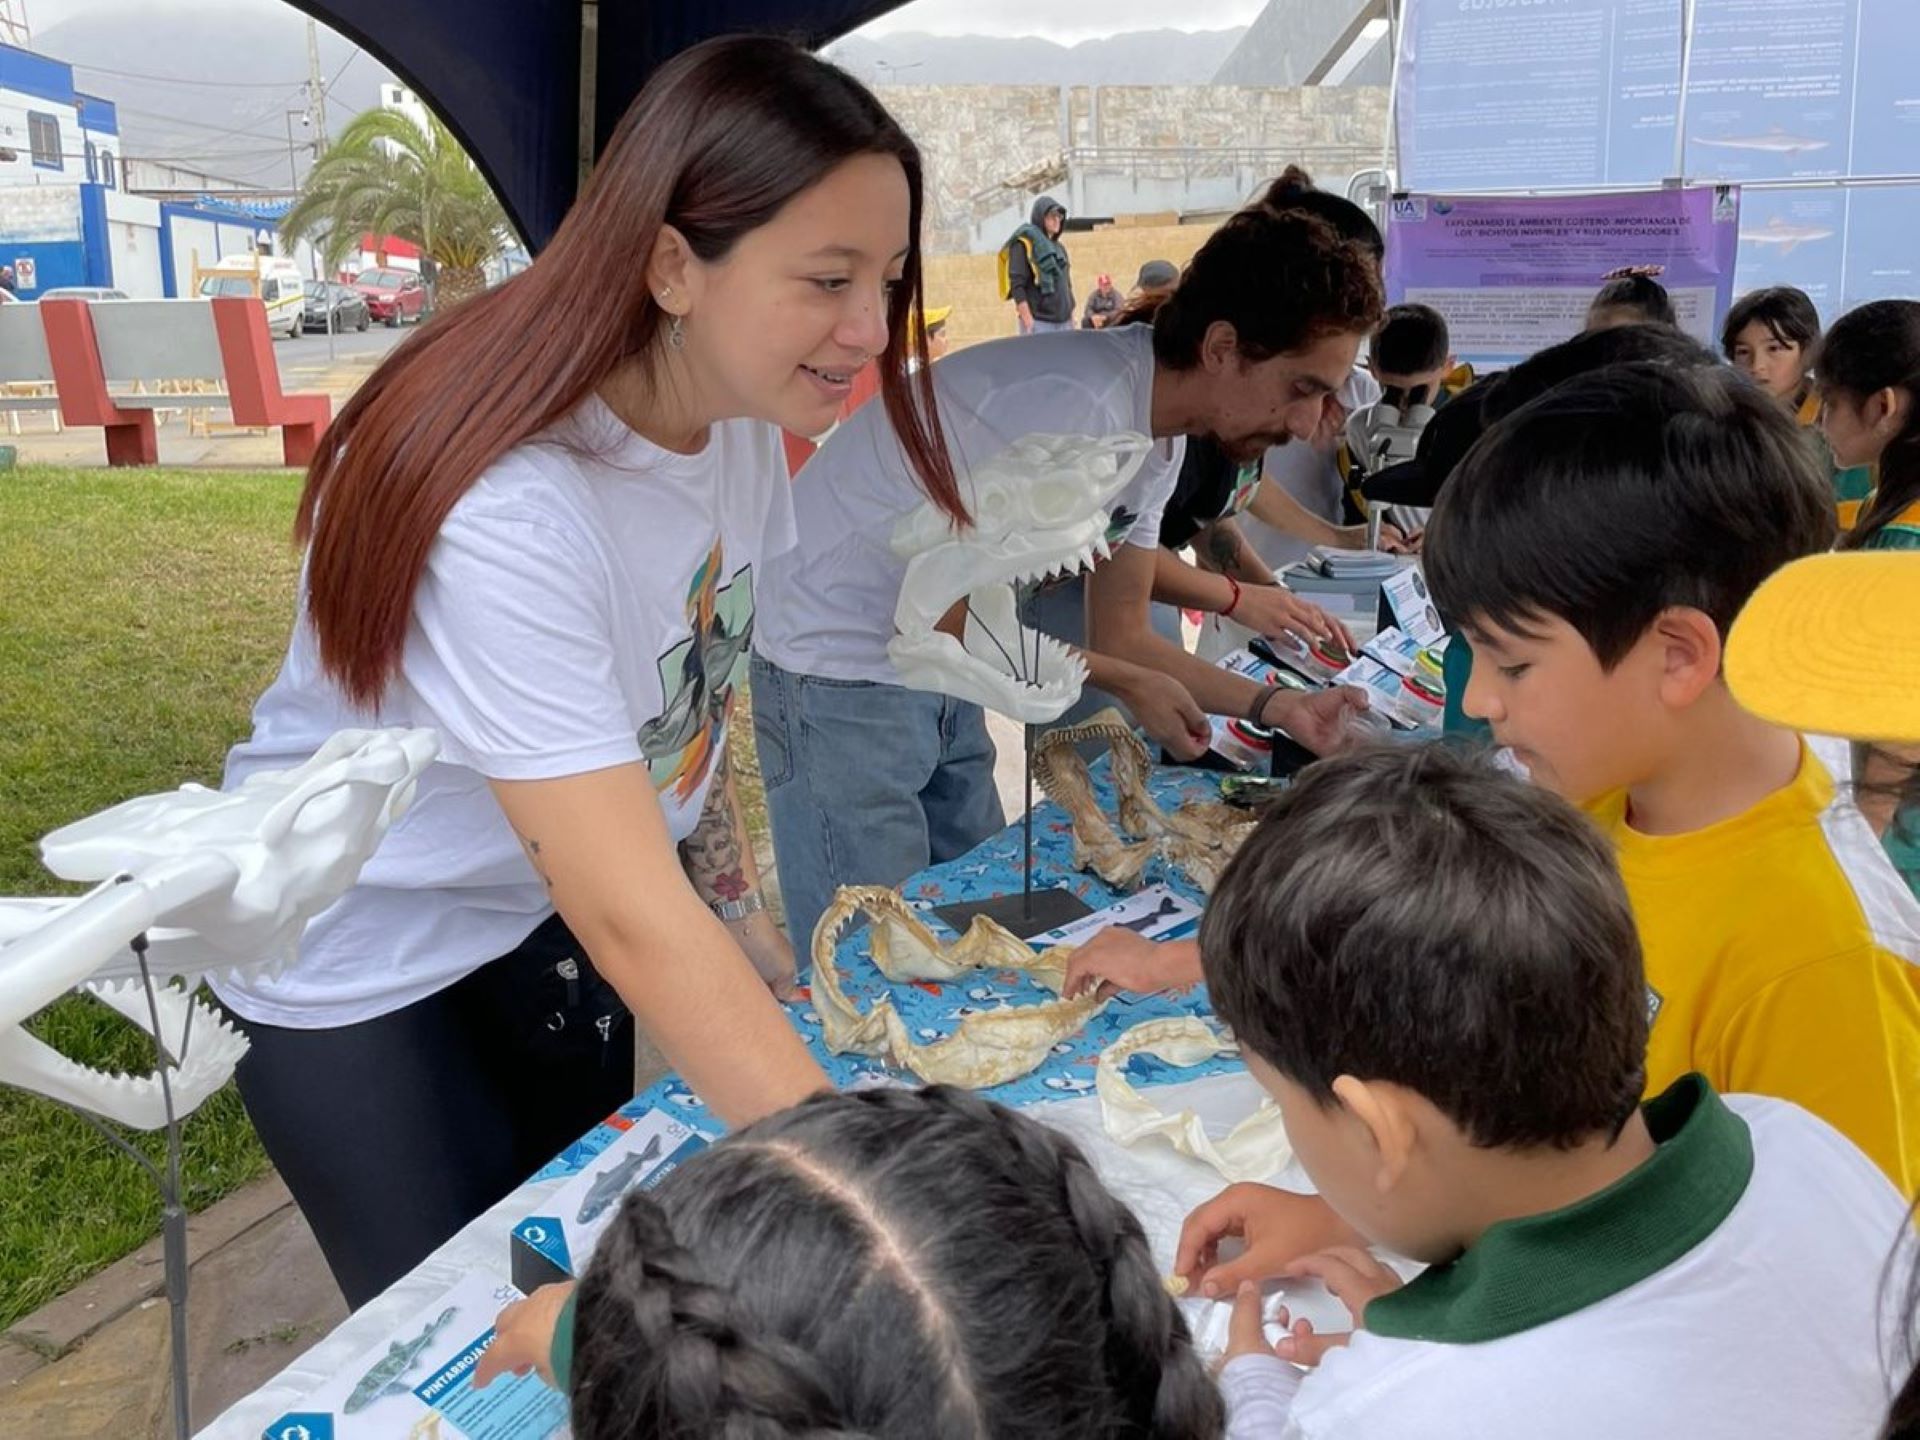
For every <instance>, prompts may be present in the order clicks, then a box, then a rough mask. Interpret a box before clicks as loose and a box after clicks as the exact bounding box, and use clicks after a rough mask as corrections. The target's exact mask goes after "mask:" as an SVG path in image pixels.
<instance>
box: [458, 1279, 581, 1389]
mask: <svg viewBox="0 0 1920 1440" xmlns="http://www.w3.org/2000/svg"><path fill="white" fill-rule="evenodd" d="M572 1293H573V1283H572V1282H571V1281H568V1282H566V1283H564V1284H560V1285H542V1286H541V1287H540V1288H539V1289H538V1290H536V1291H534V1292H533V1294H531V1295H529V1296H528V1297H527V1298H526V1299H524V1300H516V1301H514V1302H513V1303H512V1304H511V1305H509V1306H507V1308H506V1309H504V1310H502V1311H501V1312H500V1316H499V1318H498V1319H497V1320H495V1321H494V1322H493V1344H491V1345H489V1346H488V1347H487V1353H486V1354H484V1355H482V1356H481V1357H480V1363H479V1364H477V1365H475V1366H474V1367H473V1388H474V1389H476V1390H481V1389H485V1388H486V1386H487V1385H488V1384H489V1383H491V1382H492V1381H493V1380H494V1379H496V1378H497V1377H499V1376H501V1375H505V1374H507V1373H509V1372H511V1373H513V1374H515V1375H524V1374H526V1373H527V1371H529V1370H535V1371H538V1372H539V1374H540V1378H541V1379H542V1380H544V1381H546V1382H547V1384H549V1385H551V1384H553V1369H552V1356H553V1330H554V1327H555V1326H556V1325H557V1324H559V1322H560V1309H561V1307H562V1306H563V1305H565V1304H566V1303H567V1296H569V1295H571V1294H572Z"/></svg>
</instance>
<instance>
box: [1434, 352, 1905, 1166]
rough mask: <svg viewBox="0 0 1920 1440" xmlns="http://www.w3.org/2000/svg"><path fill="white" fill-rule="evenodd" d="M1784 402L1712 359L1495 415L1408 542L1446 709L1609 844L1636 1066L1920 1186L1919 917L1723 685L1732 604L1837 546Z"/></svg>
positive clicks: (1600, 377) (1855, 828)
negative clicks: (1798, 1118)
mask: <svg viewBox="0 0 1920 1440" xmlns="http://www.w3.org/2000/svg"><path fill="white" fill-rule="evenodd" d="M1833 536H1834V519H1833V507H1832V502H1831V498H1830V492H1829V490H1828V487H1827V484H1826V479H1825V477H1824V476H1823V475H1822V474H1820V473H1819V468H1818V465H1817V463H1816V462H1815V460H1814V457H1813V456H1812V455H1811V453H1810V452H1809V450H1808V448H1807V447H1806V446H1805V445H1804V444H1803V443H1802V441H1801V439H1800V436H1799V435H1798V433H1797V432H1796V430H1795V428H1794V424H1793V421H1792V419H1791V418H1790V417H1789V416H1788V415H1787V414H1786V413H1785V412H1784V411H1783V410H1781V409H1780V407H1779V406H1778V405H1776V404H1775V403H1774V402H1773V401H1772V400H1770V399H1769V398H1768V397H1767V396H1766V395H1765V394H1763V393H1762V392H1761V391H1759V390H1758V388H1757V387H1755V386H1753V385H1750V384H1748V383H1747V382H1745V381H1744V380H1743V379H1741V378H1740V377H1739V376H1737V375H1735V374H1734V373H1733V372H1731V371H1728V370H1725V369H1714V370H1702V369H1681V368H1673V367H1667V366H1654V365H1626V366H1616V367H1613V368H1611V369H1608V370H1605V371H1602V372H1599V373H1596V374H1592V375H1588V376H1584V377H1581V378H1578V379H1574V380H1570V381H1568V382H1567V383H1566V384H1563V385H1560V386H1558V387H1556V388H1554V389H1553V390H1551V391H1549V392H1548V393H1547V394H1546V395H1544V396H1542V397H1541V398H1540V399H1538V400H1535V401H1534V402H1532V403H1531V404H1529V405H1526V406H1524V407H1522V408H1521V409H1520V410H1518V411H1516V412H1515V413H1513V414H1512V415H1510V416H1509V417H1508V418H1506V419H1505V420H1503V421H1501V422H1500V423H1499V424H1497V425H1496V426H1495V427H1494V428H1493V429H1492V430H1491V431H1490V432H1489V433H1488V434H1487V436H1486V437H1485V438H1484V439H1482V441H1481V442H1480V444H1478V445H1477V446H1476V447H1475V448H1474V450H1473V452H1472V453H1471V454H1470V455H1469V456H1468V457H1467V458H1466V460H1465V461H1464V462H1463V463H1462V464H1461V466H1460V467H1459V469H1458V470H1457V471H1456V472H1455V473H1454V475H1453V477H1452V479H1451V480H1450V482H1449V483H1448V485H1447V487H1446V489H1445V490H1444V491H1443V492H1442V494H1441V498H1440V503H1439V506H1438V507H1437V508H1436V510H1435V511H1434V516H1433V525H1432V528H1431V530H1430V531H1429V534H1428V543H1427V550H1426V570H1427V580H1428V583H1429V585H1430V586H1431V587H1432V590H1433V595H1434V599H1435V601H1436V602H1437V603H1438V604H1439V606H1440V607H1441V609H1442V611H1443V612H1444V613H1445V614H1447V615H1448V617H1449V619H1450V620H1451V621H1452V623H1454V624H1455V625H1456V626H1458V627H1460V628H1461V629H1462V630H1463V631H1464V633H1465V634H1466V635H1467V637H1468V638H1469V640H1470V641H1471V642H1472V645H1473V654H1474V664H1473V672H1472V677H1471V679H1470V680H1469V682H1468V685H1467V689H1466V694H1465V699H1464V706H1465V710H1466V712H1467V713H1468V714H1469V715H1472V716H1477V717H1480V718H1483V719H1485V720H1487V721H1488V722H1490V723H1491V725H1492V727H1493V733H1494V738H1495V739H1496V740H1497V741H1498V742H1499V743H1501V744H1502V745H1505V746H1507V747H1509V748H1510V749H1511V750H1512V751H1513V753H1514V754H1515V756H1516V757H1517V758H1518V759H1519V760H1521V761H1522V762H1523V763H1524V764H1525V765H1526V766H1527V767H1528V768H1529V770H1530V771H1531V772H1532V774H1533V777H1534V779H1535V780H1536V781H1538V782H1539V783H1541V784H1543V785H1545V786H1547V787H1548V788H1550V789H1552V790H1555V791H1557V792H1558V793H1559V794H1561V795H1562V796H1564V797H1566V798H1567V799H1569V800H1572V801H1573V802H1575V803H1576V804H1579V805H1582V806H1585V807H1586V808H1587V810H1588V812H1589V814H1590V815H1591V816H1592V817H1593V819H1594V820H1595V821H1596V822H1597V823H1598V824H1599V825H1600V827H1601V828H1602V830H1603V831H1605V832H1606V834H1607V835H1608V836H1609V837H1610V838H1611V839H1612V841H1613V843H1614V845H1615V847H1616V849H1617V851H1618V853H1619V856H1620V864H1621V870H1622V872H1623V874H1624V876H1625V879H1626V885H1627V893H1628V895H1629V896H1630V897H1631V899H1632V901H1633V906H1634V913H1635V917H1636V919H1637V921H1638V924H1639V929H1640V938H1641V944H1642V946H1643V948H1644V950H1645V953H1646V965H1647V980H1648V994H1647V1005H1648V1009H1649V1014H1650V1016H1651V1018H1652V1032H1651V1038H1650V1042H1649V1050H1648V1066H1647V1068H1648V1077H1647V1078H1648V1083H1649V1086H1650V1088H1651V1089H1653V1090H1655V1091H1658V1090H1660V1089H1663V1088H1664V1087H1666V1086H1667V1085H1669V1084H1671V1083H1672V1082H1673V1081H1674V1079H1675V1078H1677V1077H1678V1076H1680V1075H1683V1074H1685V1073H1687V1072H1688V1071H1690V1070H1699V1071H1702V1072H1704V1073H1705V1074H1706V1076H1707V1078H1708V1079H1709V1080H1711V1081H1712V1082H1713V1083H1714V1084H1715V1085H1717V1086H1719V1087H1720V1088H1721V1089H1722V1090H1725V1091H1749V1092H1753V1093H1757V1094H1765V1095H1776V1096H1780V1097H1782V1098H1785V1099H1789V1100H1793V1101H1795V1102H1796V1103H1798V1104H1801V1105H1804V1106H1806V1108H1807V1109H1809V1110H1811V1111H1813V1112H1814V1113H1815V1114H1817V1115H1819V1116H1821V1117H1822V1118H1824V1119H1825V1120H1827V1121H1828V1122H1830V1123H1831V1124H1833V1125H1835V1126H1836V1127H1837V1128H1839V1129H1840V1130H1841V1131H1842V1132H1843V1133H1845V1134H1846V1135H1848V1136H1849V1137H1850V1138H1851V1139H1852V1140H1853V1141H1854V1142H1855V1143H1856V1144H1858V1145H1859V1146H1860V1147H1861V1148H1862V1149H1863V1150H1865V1151H1866V1152H1867V1153H1868V1154H1869V1155H1870V1156H1872V1157H1873V1158H1874V1159H1875V1160H1876V1161H1877V1162H1878V1163H1879V1164H1880V1165H1881V1167H1882V1168H1883V1169H1884V1170H1885V1171H1886V1172H1887V1174H1888V1175H1889V1176H1890V1177H1891V1178H1892V1179H1893V1180H1894V1182H1895V1183H1896V1184H1897V1185H1899V1186H1900V1187H1901V1188H1902V1190H1904V1191H1907V1192H1909V1193H1911V1191H1912V1190H1913V1189H1914V1188H1915V1186H1916V1184H1920V1087H1916V1077H1920V996H1916V993H1915V975H1916V972H1915V970H1914V969H1913V962H1915V961H1920V906H1917V905H1916V903H1915V901H1914V898H1913V896H1912V895H1911V893H1909V892H1908V891H1907V889H1906V887H1905V886H1904V885H1903V884H1902V883H1901V882H1900V879H1899V876H1898V875H1897V874H1896V873H1895V872H1894V870H1893V869H1892V867H1891V865H1890V864H1889V862H1888V861H1887V860H1886V857H1885V855H1884V854H1883V853H1882V852H1881V850H1880V847H1879V846H1878V844H1877V843H1876V842H1875V840H1874V837H1873V834H1872V831H1871V830H1870V829H1869V828H1868V826H1867V823H1866V821H1865V819H1864V817H1862V816H1861V814H1860V813H1859V811H1858V809H1857V808H1856V807H1855V806H1853V805H1852V804H1851V803H1850V802H1848V801H1845V800H1836V794H1835V785H1834V781H1833V777H1832V776H1831V774H1830V773H1829V771H1828V769H1827V767H1826V766H1825V765H1824V764H1823V763H1822V761H1821V760H1820V758H1819V757H1818V756H1817V755H1816V754H1815V753H1814V752H1813V751H1812V750H1811V749H1809V748H1808V746H1807V745H1806V744H1805V743H1804V742H1803V741H1802V740H1801V738H1800V737H1799V736H1798V735H1797V734H1795V733H1794V732H1793V731H1791V730H1787V729H1782V728H1780V727H1778V726H1775V725H1771V724H1769V723H1767V722H1765V721H1763V720H1760V719H1759V718H1757V717H1755V716H1753V715H1750V714H1748V713H1747V712H1746V711H1744V710H1742V709H1741V708H1740V706H1739V704H1738V703H1737V702H1736V701H1735V699H1734V698H1733V696H1732V694H1731V693H1730V692H1729V690H1728V689H1727V686H1726V684H1725V682H1724V680H1723V678H1722V675H1721V657H1722V651H1723V645H1724V642H1725V637H1726V634H1727V631H1728V629H1729V628H1730V627H1731V625H1732V623H1733V619H1734V616H1735V615H1736V614H1738V613H1739V611H1740V608H1741V607H1742V606H1743V605H1744V604H1745V603H1746V601H1747V599H1748V597H1749V596H1751V595H1752V594H1753V592H1754V591H1755V590H1757V589H1758V588H1759V586H1760V584H1761V582H1762V581H1764V580H1765V579H1766V578H1767V577H1768V576H1769V575H1770V574H1772V573H1773V572H1774V571H1775V570H1777V569H1779V568H1780V567H1781V566H1782V565H1784V564H1786V563H1788V562H1789V561H1791V560H1794V559H1797V558H1799V557H1801V556H1804V555H1811V554H1816V553H1819V552H1821V551H1824V550H1826V549H1828V548H1829V547H1830V546H1831V545H1832V543H1833Z"/></svg>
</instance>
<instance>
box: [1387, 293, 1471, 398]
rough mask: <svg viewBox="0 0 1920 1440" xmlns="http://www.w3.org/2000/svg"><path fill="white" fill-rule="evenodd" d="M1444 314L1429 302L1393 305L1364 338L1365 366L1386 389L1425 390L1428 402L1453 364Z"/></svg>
mask: <svg viewBox="0 0 1920 1440" xmlns="http://www.w3.org/2000/svg"><path fill="white" fill-rule="evenodd" d="M1452 347H1453V341H1452V338H1451V337H1450V336H1449V335H1448V333H1447V321H1446V317H1445V316H1444V315H1442V314H1441V313H1440V312H1439V311H1438V310H1436V309H1434V308H1433V307H1432V306H1431V305H1420V304H1406V305H1395V306H1393V307H1391V308H1390V309H1389V310H1388V311H1387V320H1386V323H1385V324H1384V325H1382V326H1381V327H1380V328H1379V329H1378V330H1376V331H1374V332H1373V338H1372V339H1371V340H1369V341H1368V342H1367V368H1368V369H1369V370H1371V371H1373V378H1374V379H1376V380H1378V381H1379V382H1380V383H1381V385H1382V386H1384V387H1386V388H1387V389H1390V390H1391V389H1394V388H1396V387H1397V388H1399V389H1402V390H1409V391H1411V390H1425V391H1426V397H1425V398H1426V401H1427V403H1428V404H1432V403H1433V401H1434V399H1435V397H1436V396H1437V395H1438V394H1439V392H1440V382H1441V381H1442V380H1444V379H1446V377H1447V372H1448V371H1449V370H1451V369H1452V368H1453V348H1452Z"/></svg>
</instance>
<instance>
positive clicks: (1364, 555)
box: [1312, 545, 1407, 580]
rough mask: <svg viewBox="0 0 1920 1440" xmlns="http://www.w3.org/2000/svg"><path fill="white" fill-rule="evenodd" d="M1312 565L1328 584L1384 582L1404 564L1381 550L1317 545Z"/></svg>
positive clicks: (1394, 556) (1404, 562) (1395, 556)
mask: <svg viewBox="0 0 1920 1440" xmlns="http://www.w3.org/2000/svg"><path fill="white" fill-rule="evenodd" d="M1312 563H1313V568H1314V569H1316V570H1318V571H1319V572H1320V573H1321V574H1322V575H1325V576H1326V577H1327V578H1328V579H1330V580H1385V579H1386V578H1387V577H1388V576H1390V575H1394V574H1397V573H1398V572H1399V571H1400V569H1401V568H1402V567H1403V566H1405V564H1406V563H1407V562H1406V561H1405V560H1403V559H1402V558H1401V557H1400V556H1398V555H1389V554H1388V553H1387V552H1386V551H1384V550H1336V549H1334V548H1333V547H1332V546H1330V545H1316V546H1314V548H1313V560H1312Z"/></svg>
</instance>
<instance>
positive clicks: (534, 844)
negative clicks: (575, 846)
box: [520, 835, 553, 895]
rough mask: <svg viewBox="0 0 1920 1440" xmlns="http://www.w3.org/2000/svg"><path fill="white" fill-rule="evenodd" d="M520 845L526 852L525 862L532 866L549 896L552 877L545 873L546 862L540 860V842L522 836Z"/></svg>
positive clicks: (551, 890) (551, 889) (551, 891)
mask: <svg viewBox="0 0 1920 1440" xmlns="http://www.w3.org/2000/svg"><path fill="white" fill-rule="evenodd" d="M520 845H521V848H522V849H524V850H525V851H526V852H527V860H528V862H529V863H530V864H531V865H532V866H533V873H534V874H536V875H538V876H539V877H540V881H541V883H542V884H543V885H545V886H546V887H547V893H548V894H549V895H551V894H552V893H553V876H552V875H550V874H548V873H547V862H546V861H545V860H543V859H541V858H540V842H539V841H538V840H535V839H533V838H532V837H531V836H527V835H522V836H521V837H520Z"/></svg>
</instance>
